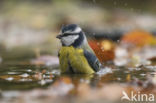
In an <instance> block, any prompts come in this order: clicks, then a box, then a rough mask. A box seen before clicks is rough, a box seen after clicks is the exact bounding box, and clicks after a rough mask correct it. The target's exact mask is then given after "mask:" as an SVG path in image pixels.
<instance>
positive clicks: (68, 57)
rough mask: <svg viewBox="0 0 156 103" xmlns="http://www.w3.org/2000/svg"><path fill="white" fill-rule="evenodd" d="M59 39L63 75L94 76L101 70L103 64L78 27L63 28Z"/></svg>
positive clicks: (70, 25) (73, 25) (67, 26)
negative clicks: (93, 74)
mask: <svg viewBox="0 0 156 103" xmlns="http://www.w3.org/2000/svg"><path fill="white" fill-rule="evenodd" d="M57 38H58V39H60V41H61V44H62V47H61V49H60V50H59V53H58V56H59V62H60V69H61V73H85V74H92V73H95V72H97V71H99V70H100V65H101V64H100V62H99V60H98V59H97V57H96V55H95V53H94V52H93V50H92V49H91V48H90V46H89V44H88V42H87V39H86V36H85V33H84V32H83V31H82V29H81V28H80V27H79V26H78V25H76V24H69V25H66V26H63V27H62V28H61V31H60V34H59V35H58V36H57Z"/></svg>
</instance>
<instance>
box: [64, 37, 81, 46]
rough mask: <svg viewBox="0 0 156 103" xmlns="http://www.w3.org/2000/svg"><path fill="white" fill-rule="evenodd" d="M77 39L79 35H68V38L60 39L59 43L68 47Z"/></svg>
mask: <svg viewBox="0 0 156 103" xmlns="http://www.w3.org/2000/svg"><path fill="white" fill-rule="evenodd" d="M78 38H79V35H68V36H65V37H62V38H61V42H62V43H63V44H65V45H66V46H69V45H71V44H72V43H74V42H75V40H76V39H78Z"/></svg>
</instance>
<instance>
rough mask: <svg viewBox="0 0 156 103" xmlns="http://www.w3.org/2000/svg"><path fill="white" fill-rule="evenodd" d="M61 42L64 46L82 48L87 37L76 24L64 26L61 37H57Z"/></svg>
mask: <svg viewBox="0 0 156 103" xmlns="http://www.w3.org/2000/svg"><path fill="white" fill-rule="evenodd" d="M56 38H58V39H60V40H61V43H62V45H63V46H71V45H72V46H74V47H78V46H80V45H81V44H82V43H83V41H84V39H85V35H84V33H83V31H82V29H81V28H80V27H79V26H78V25H76V24H69V25H66V26H63V27H62V28H61V31H60V33H59V35H58V36H57V37H56Z"/></svg>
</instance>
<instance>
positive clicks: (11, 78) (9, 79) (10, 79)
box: [6, 77, 14, 81]
mask: <svg viewBox="0 0 156 103" xmlns="http://www.w3.org/2000/svg"><path fill="white" fill-rule="evenodd" d="M6 80H8V81H12V80H14V78H13V77H9V78H6Z"/></svg>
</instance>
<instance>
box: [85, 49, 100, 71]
mask: <svg viewBox="0 0 156 103" xmlns="http://www.w3.org/2000/svg"><path fill="white" fill-rule="evenodd" d="M84 56H85V57H86V59H87V61H88V63H89V65H90V66H91V67H92V68H93V70H94V71H96V72H97V71H99V70H100V65H101V64H100V62H99V60H98V59H97V57H96V56H95V55H94V54H93V53H92V52H89V51H87V50H84Z"/></svg>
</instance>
